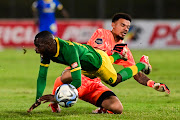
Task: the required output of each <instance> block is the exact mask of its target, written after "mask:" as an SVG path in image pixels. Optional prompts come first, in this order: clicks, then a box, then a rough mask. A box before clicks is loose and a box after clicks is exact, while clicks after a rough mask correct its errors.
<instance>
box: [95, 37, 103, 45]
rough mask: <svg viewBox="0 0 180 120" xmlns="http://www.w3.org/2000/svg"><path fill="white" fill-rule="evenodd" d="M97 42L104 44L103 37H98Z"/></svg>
mask: <svg viewBox="0 0 180 120" xmlns="http://www.w3.org/2000/svg"><path fill="white" fill-rule="evenodd" d="M95 43H97V44H102V43H103V39H102V38H97V39H96V41H95Z"/></svg>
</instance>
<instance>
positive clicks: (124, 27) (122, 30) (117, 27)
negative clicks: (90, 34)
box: [112, 18, 131, 40]
mask: <svg viewBox="0 0 180 120" xmlns="http://www.w3.org/2000/svg"><path fill="white" fill-rule="evenodd" d="M130 24H131V22H130V21H129V20H126V19H122V18H120V19H119V20H117V21H115V22H113V23H112V32H113V33H114V34H115V35H117V36H118V37H120V39H122V40H123V39H124V37H125V35H126V34H127V32H128V31H129V28H130Z"/></svg>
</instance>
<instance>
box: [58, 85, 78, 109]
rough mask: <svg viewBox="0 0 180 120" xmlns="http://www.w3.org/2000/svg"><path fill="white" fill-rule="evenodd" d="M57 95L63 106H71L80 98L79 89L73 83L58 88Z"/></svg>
mask: <svg viewBox="0 0 180 120" xmlns="http://www.w3.org/2000/svg"><path fill="white" fill-rule="evenodd" d="M55 97H56V100H57V102H58V103H59V105H60V106H62V107H71V106H73V105H74V104H75V103H76V102H77V100H78V91H77V89H76V88H75V87H74V86H73V85H71V84H63V85H61V86H59V87H58V88H57V89H56V92H55Z"/></svg>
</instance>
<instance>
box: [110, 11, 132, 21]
mask: <svg viewBox="0 0 180 120" xmlns="http://www.w3.org/2000/svg"><path fill="white" fill-rule="evenodd" d="M120 18H122V19H126V20H129V21H130V22H131V20H132V18H131V16H130V15H128V14H126V13H116V14H115V15H114V16H113V17H112V22H116V21H118V20H119V19H120Z"/></svg>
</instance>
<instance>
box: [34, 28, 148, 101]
mask: <svg viewBox="0 0 180 120" xmlns="http://www.w3.org/2000/svg"><path fill="white" fill-rule="evenodd" d="M34 45H35V51H36V53H38V54H40V56H41V63H40V69H39V75H38V79H37V93H36V100H37V99H39V97H41V96H42V94H43V92H44V89H45V86H46V77H47V72H48V67H49V64H50V61H53V62H56V63H60V64H65V65H68V66H70V67H71V69H70V72H71V76H72V82H71V84H72V85H74V86H75V87H76V88H79V87H80V86H81V69H82V71H83V74H84V75H86V76H89V77H91V78H93V77H94V78H95V77H99V78H100V79H101V80H103V81H104V82H106V83H108V84H109V85H111V86H116V85H117V84H118V83H120V81H123V80H126V79H129V78H131V77H132V76H134V75H135V74H137V73H138V72H139V71H141V70H142V71H143V72H144V73H146V74H149V73H150V71H151V65H150V64H149V59H148V57H147V56H142V58H141V59H140V62H139V63H137V64H136V65H133V66H131V67H127V68H124V69H122V70H121V71H119V72H118V73H117V72H116V71H115V69H114V67H113V65H112V63H113V62H114V61H116V60H118V59H125V58H126V49H123V48H122V49H121V47H119V46H115V47H114V51H115V52H114V54H112V55H111V56H108V55H107V54H106V53H105V52H103V51H102V50H98V49H93V48H92V47H91V46H89V45H86V44H79V43H75V42H70V41H65V40H62V39H60V38H55V37H54V36H53V35H52V34H51V33H50V32H48V31H42V32H40V33H38V34H37V35H36V36H35V39H34ZM37 104H38V101H37Z"/></svg>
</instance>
